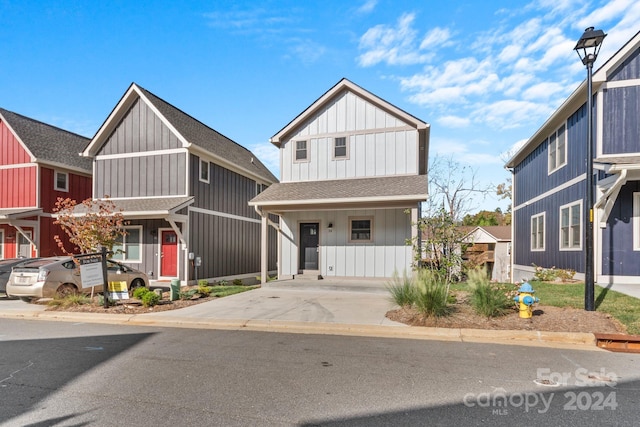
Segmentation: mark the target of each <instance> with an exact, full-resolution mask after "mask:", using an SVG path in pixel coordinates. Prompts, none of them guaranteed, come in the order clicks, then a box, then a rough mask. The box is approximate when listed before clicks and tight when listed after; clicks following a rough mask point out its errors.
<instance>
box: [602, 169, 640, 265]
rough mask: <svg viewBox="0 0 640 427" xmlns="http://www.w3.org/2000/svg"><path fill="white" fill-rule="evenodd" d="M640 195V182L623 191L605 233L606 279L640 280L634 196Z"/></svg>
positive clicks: (630, 184) (624, 188) (604, 260)
mask: <svg viewBox="0 0 640 427" xmlns="http://www.w3.org/2000/svg"><path fill="white" fill-rule="evenodd" d="M639 191H640V182H639V181H632V182H628V183H627V184H625V185H624V186H623V187H622V188H621V189H620V194H619V195H618V199H617V200H616V203H615V205H614V206H613V209H612V211H611V214H610V215H609V218H608V220H607V228H605V229H604V230H602V274H604V275H615V276H640V251H634V250H633V233H634V230H633V193H634V192H639ZM636 232H637V230H636Z"/></svg>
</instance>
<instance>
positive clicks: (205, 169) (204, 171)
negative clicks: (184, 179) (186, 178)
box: [200, 159, 209, 184]
mask: <svg viewBox="0 0 640 427" xmlns="http://www.w3.org/2000/svg"><path fill="white" fill-rule="evenodd" d="M200 181H201V182H206V183H207V184H208V183H209V162H207V161H206V160H202V159H200Z"/></svg>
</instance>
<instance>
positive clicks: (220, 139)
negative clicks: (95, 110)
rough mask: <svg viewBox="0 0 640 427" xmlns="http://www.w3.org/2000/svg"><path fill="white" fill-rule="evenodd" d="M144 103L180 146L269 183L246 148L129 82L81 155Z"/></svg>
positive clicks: (93, 152) (270, 177)
mask: <svg viewBox="0 0 640 427" xmlns="http://www.w3.org/2000/svg"><path fill="white" fill-rule="evenodd" d="M138 100H140V101H142V102H144V103H145V104H146V105H147V106H148V107H149V108H150V109H151V110H153V111H154V112H155V114H156V115H157V116H158V117H159V118H160V120H161V121H162V123H163V124H164V125H165V126H167V127H168V129H169V130H170V131H171V132H172V133H173V134H174V135H175V136H176V137H177V139H178V141H179V143H180V144H181V145H182V147H184V148H187V149H190V150H193V151H196V152H197V153H201V154H206V155H208V156H210V157H213V158H214V159H217V160H218V161H219V163H220V164H221V165H222V166H224V167H227V168H229V169H232V170H236V171H240V172H241V173H242V172H243V173H244V174H247V175H252V176H256V177H259V178H261V179H262V180H264V181H266V182H268V183H272V182H277V179H276V177H275V176H273V174H272V173H271V172H270V171H269V170H268V169H267V168H266V167H265V166H264V165H263V164H262V162H260V160H259V159H258V158H257V157H256V156H254V155H253V154H252V153H251V152H250V151H249V150H247V149H246V148H245V147H243V146H241V145H240V144H238V143H236V142H234V141H232V140H231V139H229V138H227V137H226V136H224V135H222V134H220V133H219V132H217V131H215V130H213V129H212V128H210V127H208V126H207V125H205V124H203V123H202V122H200V121H198V120H196V119H195V118H193V117H191V116H190V115H188V114H186V113H185V112H183V111H182V110H180V109H178V108H176V107H174V106H173V105H171V104H169V103H168V102H166V101H164V100H163V99H161V98H159V97H158V96H156V95H154V94H153V93H151V92H149V91H148V90H146V89H144V88H142V87H140V86H138V85H136V84H135V83H132V84H131V86H129V89H127V91H126V92H125V94H124V95H123V97H122V98H121V99H120V101H119V102H118V104H117V105H116V107H115V108H114V109H113V111H112V112H111V114H110V115H109V117H108V118H107V120H106V121H105V122H104V124H103V125H102V126H101V127H100V129H99V130H98V132H97V133H96V135H95V136H94V138H93V140H92V141H91V143H90V144H89V145H88V146H87V148H86V150H85V151H84V153H83V155H85V156H90V157H93V156H95V155H97V153H98V152H99V151H100V149H101V147H102V146H103V145H104V144H105V143H106V141H107V140H108V138H109V137H110V135H111V134H112V133H113V131H114V130H115V129H116V128H117V126H118V124H119V123H120V122H121V120H122V119H123V118H124V117H125V115H126V114H127V112H128V111H129V110H130V108H131V107H132V106H133V105H134V104H135V103H136V102H137V101H138Z"/></svg>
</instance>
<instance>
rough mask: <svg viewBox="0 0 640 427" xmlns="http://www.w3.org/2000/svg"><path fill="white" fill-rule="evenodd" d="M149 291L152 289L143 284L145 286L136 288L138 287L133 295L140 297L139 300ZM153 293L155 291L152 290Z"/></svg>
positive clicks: (136, 297)
mask: <svg viewBox="0 0 640 427" xmlns="http://www.w3.org/2000/svg"><path fill="white" fill-rule="evenodd" d="M149 292H151V291H150V290H149V289H147V288H145V287H144V286H143V287H140V288H136V289H135V290H134V291H133V297H134V298H135V299H139V300H141V299H142V297H144V296H145V295H146V294H148V293H149ZM151 293H153V292H151Z"/></svg>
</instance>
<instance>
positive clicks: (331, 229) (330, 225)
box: [327, 222, 333, 232]
mask: <svg viewBox="0 0 640 427" xmlns="http://www.w3.org/2000/svg"><path fill="white" fill-rule="evenodd" d="M327 228H328V229H329V232H332V231H333V223H332V222H330V223H329V225H328V226H327Z"/></svg>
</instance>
